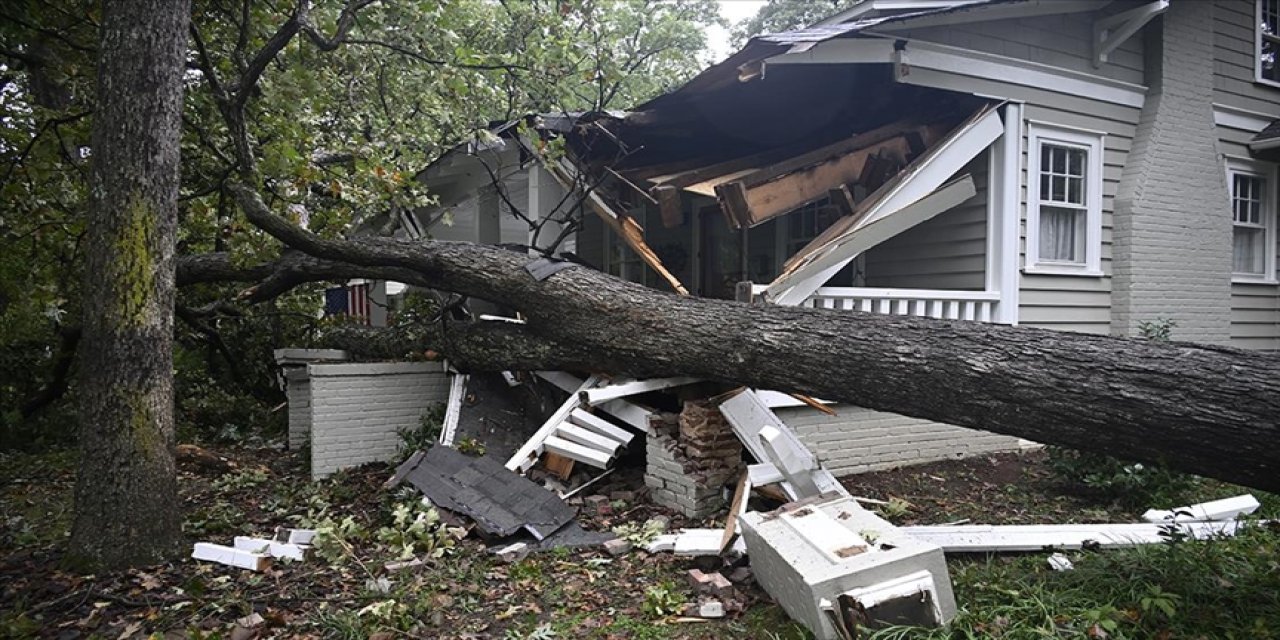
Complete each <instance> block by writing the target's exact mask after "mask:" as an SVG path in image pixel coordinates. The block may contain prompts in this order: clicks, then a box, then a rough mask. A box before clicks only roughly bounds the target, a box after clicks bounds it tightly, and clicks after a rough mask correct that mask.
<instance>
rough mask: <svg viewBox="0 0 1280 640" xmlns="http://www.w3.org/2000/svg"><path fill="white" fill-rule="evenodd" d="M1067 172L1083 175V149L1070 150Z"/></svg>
mask: <svg viewBox="0 0 1280 640" xmlns="http://www.w3.org/2000/svg"><path fill="white" fill-rule="evenodd" d="M1068 173H1070V174H1071V175H1073V176H1082V175H1084V150H1082V149H1072V150H1071V166H1070V167H1068Z"/></svg>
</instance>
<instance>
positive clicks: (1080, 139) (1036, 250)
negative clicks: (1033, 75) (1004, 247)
mask: <svg viewBox="0 0 1280 640" xmlns="http://www.w3.org/2000/svg"><path fill="white" fill-rule="evenodd" d="M1105 138H1106V135H1105V134H1103V133H1101V132H1098V131H1088V130H1082V129H1071V128H1068V127H1061V126H1058V125H1052V124H1046V123H1041V122H1034V121H1030V122H1028V124H1027V172H1026V176H1027V237H1026V264H1025V266H1024V267H1023V272H1025V273H1032V274H1050V275H1070V276H1091V277H1097V276H1101V275H1103V273H1102V171H1103V155H1102V153H1103V148H1104V144H1103V143H1104V140H1105ZM1045 143H1048V144H1054V145H1059V146H1065V147H1073V148H1077V149H1083V150H1084V151H1086V152H1087V154H1088V156H1087V158H1086V161H1085V182H1084V188H1085V234H1084V262H1083V263H1067V262H1054V261H1044V260H1041V259H1040V205H1041V197H1040V196H1041V194H1040V147H1041V145H1042V144H1045ZM1048 205H1049V206H1053V203H1048Z"/></svg>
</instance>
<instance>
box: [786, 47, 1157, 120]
mask: <svg viewBox="0 0 1280 640" xmlns="http://www.w3.org/2000/svg"><path fill="white" fill-rule="evenodd" d="M869 35H870V36H871V37H864V38H836V39H832V40H827V41H824V42H820V43H818V44H816V45H813V46H810V47H808V48H807V49H805V50H803V51H799V50H793V51H789V52H787V53H784V54H781V55H777V56H774V57H772V58H768V59H766V60H765V61H764V63H763V64H764V66H765V68H766V69H767V68H768V67H769V66H770V65H779V64H872V63H880V64H885V63H894V78H895V79H896V80H898V81H899V82H905V83H909V84H916V85H920V86H937V87H938V88H942V89H948V90H962V89H957V87H956V86H955V85H956V83H957V82H959V83H961V84H963V81H964V79H965V78H977V79H981V80H991V81H995V82H1003V83H1006V84H1011V85H1017V86H1022V87H1029V88H1033V89H1038V90H1041V91H1053V92H1056V93H1062V94H1067V95H1073V96H1079V97H1082V98H1089V99H1092V100H1099V101H1102V102H1109V103H1112V104H1119V105H1123V106H1126V107H1136V108H1141V107H1142V103H1143V101H1144V100H1145V98H1146V93H1147V88H1146V87H1145V86H1143V85H1140V84H1134V83H1132V82H1123V81H1120V80H1113V79H1111V78H1105V77H1103V76H1098V75H1094V74H1091V73H1084V72H1080V71H1073V70H1070V69H1063V68H1061V67H1055V66H1052V65H1047V64H1041V63H1038V62H1031V61H1029V60H1021V59H1018V58H1010V57H1008V56H1001V55H996V54H993V53H986V52H982V51H973V50H971V49H963V48H960V47H952V46H947V45H942V44H935V43H932V42H923V41H920V40H906V41H905V43H906V44H905V47H904V48H903V49H902V50H901V51H895V50H894V49H895V42H899V41H902V40H901V39H899V38H894V37H893V36H888V35H875V34H869ZM917 70H922V71H925V72H935V73H917V74H913V73H912V72H913V71H917ZM766 74H767V72H766ZM937 75H941V76H942V77H944V78H947V77H949V78H951V79H952V81H951V82H946V81H945V80H940V81H935V80H931V78H933V77H936V76H937Z"/></svg>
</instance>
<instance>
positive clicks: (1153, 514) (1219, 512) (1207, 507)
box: [1142, 493, 1262, 522]
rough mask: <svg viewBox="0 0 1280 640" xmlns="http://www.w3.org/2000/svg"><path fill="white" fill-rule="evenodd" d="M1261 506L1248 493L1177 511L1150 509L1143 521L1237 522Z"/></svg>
mask: <svg viewBox="0 0 1280 640" xmlns="http://www.w3.org/2000/svg"><path fill="white" fill-rule="evenodd" d="M1261 506H1262V504H1261V503H1260V502H1258V499H1257V498H1255V497H1253V496H1252V495H1251V494H1248V493H1246V494H1244V495H1242V496H1235V497H1233V498H1223V499H1222V500H1213V501H1211V502H1201V503H1199V504H1193V505H1189V506H1186V507H1178V508H1176V509H1168V510H1161V509H1149V510H1147V512H1146V513H1144V514H1142V519H1143V520H1146V521H1147V522H1168V521H1170V520H1172V521H1175V522H1194V521H1213V520H1235V519H1236V518H1238V517H1240V516H1244V515H1249V514H1250V513H1253V512H1254V511H1257V510H1258V507H1261Z"/></svg>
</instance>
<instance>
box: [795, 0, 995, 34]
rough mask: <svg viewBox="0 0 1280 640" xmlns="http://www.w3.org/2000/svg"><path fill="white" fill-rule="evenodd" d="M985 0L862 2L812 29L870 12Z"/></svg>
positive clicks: (950, 6)
mask: <svg viewBox="0 0 1280 640" xmlns="http://www.w3.org/2000/svg"><path fill="white" fill-rule="evenodd" d="M986 1H987V0H862V2H859V3H857V4H855V5H853V6H852V7H849V8H848V9H845V10H844V11H841V12H840V13H837V14H835V15H832V16H828V17H826V18H823V19H822V20H819V21H818V22H815V23H814V24H813V25H811V26H814V27H822V26H826V25H833V24H842V23H845V22H849V21H850V20H852V19H854V18H858V17H861V16H864V15H866V14H868V13H871V12H872V11H920V10H929V9H951V8H955V7H962V6H965V5H970V4H976V3H981V2H986Z"/></svg>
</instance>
